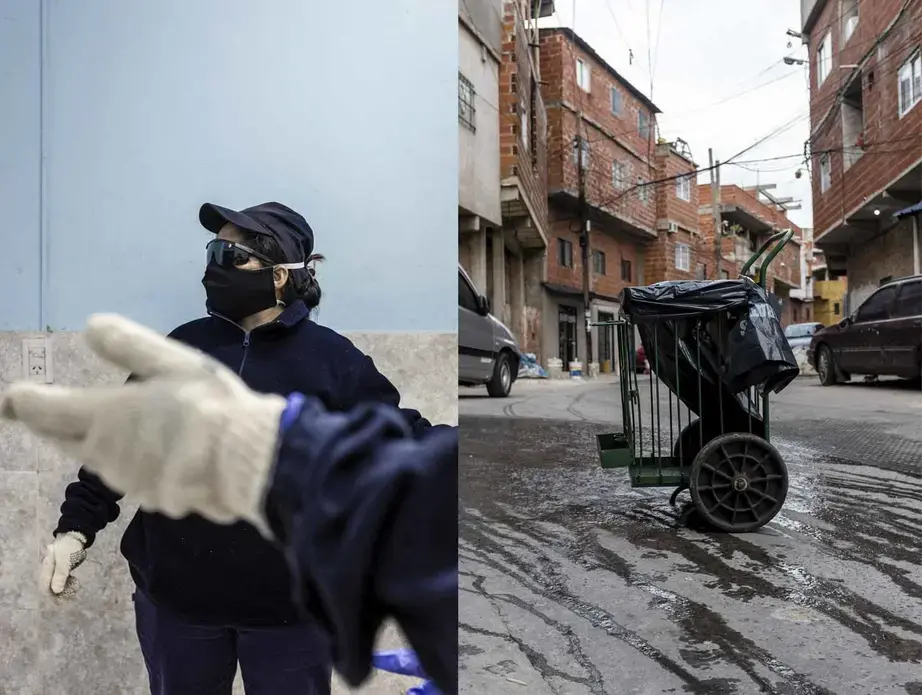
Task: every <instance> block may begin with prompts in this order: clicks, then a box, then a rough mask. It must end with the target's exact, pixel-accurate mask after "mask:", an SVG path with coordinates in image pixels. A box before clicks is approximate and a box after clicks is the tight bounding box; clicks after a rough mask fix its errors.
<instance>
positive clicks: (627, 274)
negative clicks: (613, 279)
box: [621, 258, 633, 282]
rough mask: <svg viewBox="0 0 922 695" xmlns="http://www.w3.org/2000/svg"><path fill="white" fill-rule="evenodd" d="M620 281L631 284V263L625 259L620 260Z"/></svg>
mask: <svg viewBox="0 0 922 695" xmlns="http://www.w3.org/2000/svg"><path fill="white" fill-rule="evenodd" d="M621 279H622V280H624V282H633V279H632V278H631V262H630V261H629V260H627V259H626V258H622V259H621Z"/></svg>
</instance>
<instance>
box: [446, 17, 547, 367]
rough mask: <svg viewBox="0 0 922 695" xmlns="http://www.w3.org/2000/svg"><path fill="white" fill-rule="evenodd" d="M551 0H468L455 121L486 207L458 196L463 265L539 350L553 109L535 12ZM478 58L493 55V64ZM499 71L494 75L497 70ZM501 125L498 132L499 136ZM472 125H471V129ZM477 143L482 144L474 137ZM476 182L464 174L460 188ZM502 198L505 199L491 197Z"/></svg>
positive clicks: (530, 348) (524, 341) (497, 311)
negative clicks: (475, 81) (545, 90)
mask: <svg viewBox="0 0 922 695" xmlns="http://www.w3.org/2000/svg"><path fill="white" fill-rule="evenodd" d="M553 9H554V5H553V2H552V1H551V0H542V1H541V2H539V3H532V2H530V1H529V0H476V1H475V2H472V1H471V0H463V1H462V2H460V3H459V18H460V21H461V25H462V40H461V46H460V52H461V66H462V67H461V74H460V75H459V82H460V83H459V122H460V127H459V130H460V131H461V150H462V154H461V161H462V167H464V164H465V162H470V165H469V166H467V167H465V168H463V169H462V176H463V177H464V178H465V179H471V178H474V179H475V180H476V186H478V187H479V189H480V192H481V195H482V203H483V202H485V201H487V200H489V205H484V204H481V205H480V208H481V210H489V213H487V212H484V213H475V212H474V211H473V210H472V209H471V207H472V205H473V203H467V204H465V202H464V201H459V245H458V256H459V261H460V263H461V265H462V266H463V267H464V268H465V269H466V270H467V271H468V274H469V275H470V276H471V279H472V280H473V281H474V284H475V285H476V286H477V288H478V289H479V290H480V291H481V292H482V293H484V295H486V296H487V297H488V298H489V299H490V304H491V307H492V312H493V314H494V315H495V316H496V317H497V318H498V319H500V320H501V321H503V322H504V323H505V324H506V325H507V326H508V327H509V329H510V330H512V332H513V333H514V334H515V336H516V338H517V339H518V341H519V345H520V346H521V348H522V349H523V350H524V351H525V352H537V351H538V346H539V337H538V336H539V334H540V330H541V307H540V302H541V285H540V282H541V269H542V266H543V263H544V257H545V254H546V251H547V235H548V232H547V227H548V219H547V197H546V192H547V178H546V177H547V173H546V172H547V167H546V156H547V155H546V140H547V113H546V110H545V107H544V102H543V100H542V98H541V92H540V89H539V88H538V85H539V83H540V79H541V78H540V61H539V60H538V48H537V41H536V37H537V20H538V19H539V18H540V17H546V16H549V15H550V14H551V13H552V12H553ZM477 64H481V65H489V70H485V69H483V68H482V67H478V66H477ZM465 70H467V71H469V72H472V73H474V74H478V73H479V74H480V76H481V84H482V86H481V88H480V89H481V91H480V92H479V93H478V94H479V97H478V98H475V99H474V103H475V104H476V105H477V108H478V109H480V111H481V113H480V114H479V115H478V117H477V122H478V123H485V122H486V121H487V120H488V119H489V121H490V124H489V126H488V130H487V131H486V132H487V133H488V136H487V137H483V138H481V135H480V132H479V131H475V129H474V128H473V127H472V126H471V124H470V123H469V122H466V121H468V120H469V119H468V118H466V117H465V112H466V111H469V110H470V109H467V108H466V107H465V99H466V97H465V94H466V92H469V91H472V90H471V87H470V86H468V85H467V84H465V82H466V81H467V82H469V81H470V78H466V79H465V75H464V73H465ZM494 74H495V80H494V79H493V75H494ZM494 130H495V136H494ZM465 131H467V132H465ZM473 143H476V144H473ZM471 188H474V185H472V184H468V183H465V182H464V181H462V183H461V189H462V191H465V190H467V189H471ZM494 200H496V201H498V203H499V206H498V207H497V206H494V205H493V201H494Z"/></svg>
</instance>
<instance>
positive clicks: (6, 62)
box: [0, 0, 41, 331]
mask: <svg viewBox="0 0 922 695" xmlns="http://www.w3.org/2000/svg"><path fill="white" fill-rule="evenodd" d="M39 27H40V22H39V8H38V3H37V2H35V0H3V5H2V8H0V331H9V330H15V329H22V328H33V329H37V328H38V326H39V301H40V294H39V292H40V272H39V259H40V258H41V249H40V246H39V243H40V236H39V219H40V211H41V206H40V203H39V201H40V196H39V193H40V190H41V185H40V181H41V171H40V168H39V150H40V133H41V124H40V116H41V110H40V108H39V104H40V99H39V95H40V93H41V86H40V83H41V80H40V69H39V66H40V60H39V57H40V54H39V36H40V29H39Z"/></svg>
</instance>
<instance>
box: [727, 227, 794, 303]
mask: <svg viewBox="0 0 922 695" xmlns="http://www.w3.org/2000/svg"><path fill="white" fill-rule="evenodd" d="M793 238H794V230H793V229H784V230H782V231H780V232H778V233H777V234H773V235H772V236H770V237H769V238H768V239H767V240H766V241H765V243H763V244H762V245H761V246H760V247H759V250H758V251H756V252H755V253H754V254H752V256H751V257H750V258H749V260H748V261H746V265H744V266H743V269H742V270H741V271H740V277H742V276H743V275H745V274H746V273H747V272H749V269H750V268H751V267H752V266H753V264H754V263H755V262H756V261H757V260H758V259H759V258H760V257H761V256H762V254H763V253H765V251H766V250H767V249H768V247H769V246H771V245H772V244H774V243H775V242H776V241H777V242H778V243H777V244H775V247H774V248H773V249H772V250H771V251H769V253H768V255H767V256H766V257H765V260H764V261H762V265H761V266H760V267H759V284H760V285H761V286H762V289H763V290H764V289H765V271H766V270H768V266H769V265H771V262H772V261H773V260H775V256H777V255H778V254H779V253H781V249H783V248H784V247H785V244H787V243H788V242H789V241H790V240H791V239H793Z"/></svg>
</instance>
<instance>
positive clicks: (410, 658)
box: [371, 649, 441, 695]
mask: <svg viewBox="0 0 922 695" xmlns="http://www.w3.org/2000/svg"><path fill="white" fill-rule="evenodd" d="M371 663H372V665H373V666H374V667H375V668H376V669H378V670H379V671H386V672H388V673H396V674H397V675H398V676H410V677H412V678H426V674H425V672H424V671H423V667H422V665H421V664H420V663H419V659H418V658H417V656H416V652H414V651H413V650H412V649H394V650H391V651H384V652H375V653H374V654H372V657H371ZM406 695H441V693H440V691H439V689H438V688H436V687H435V684H434V683H432V681H429V680H427V681H426V682H425V683H422V684H420V685H416V686H414V687H412V688H410V689H409V690H408V691H407V693H406Z"/></svg>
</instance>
